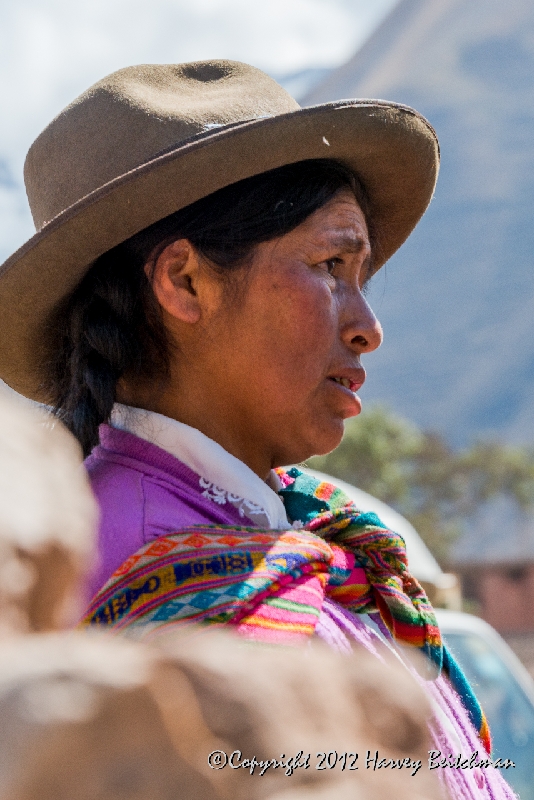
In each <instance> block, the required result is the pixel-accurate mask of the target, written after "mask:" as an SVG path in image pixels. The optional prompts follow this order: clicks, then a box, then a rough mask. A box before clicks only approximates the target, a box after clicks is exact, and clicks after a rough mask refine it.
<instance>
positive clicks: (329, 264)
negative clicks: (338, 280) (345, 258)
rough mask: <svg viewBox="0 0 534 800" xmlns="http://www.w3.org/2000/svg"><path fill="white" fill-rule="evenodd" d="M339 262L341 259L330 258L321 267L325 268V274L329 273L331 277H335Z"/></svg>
mask: <svg viewBox="0 0 534 800" xmlns="http://www.w3.org/2000/svg"><path fill="white" fill-rule="evenodd" d="M339 262H340V259H339V258H328V259H326V261H323V262H322V263H321V267H323V268H324V270H325V272H328V274H329V275H333V274H334V271H335V269H336V267H337V266H338V264H339Z"/></svg>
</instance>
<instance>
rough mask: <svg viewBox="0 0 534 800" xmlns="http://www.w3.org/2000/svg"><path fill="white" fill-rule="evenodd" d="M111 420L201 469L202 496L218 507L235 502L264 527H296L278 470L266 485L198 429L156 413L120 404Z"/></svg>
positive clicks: (198, 472)
mask: <svg viewBox="0 0 534 800" xmlns="http://www.w3.org/2000/svg"><path fill="white" fill-rule="evenodd" d="M110 424H111V425H112V427H114V428H119V429H120V430H123V431H128V432H129V433H133V434H134V435H135V436H139V437H140V438H141V439H144V440H145V441H147V442H150V443H151V444H155V445H157V447H161V449H162V450H166V451H167V453H170V454H171V455H173V456H175V458H177V459H179V461H181V462H182V463H183V464H185V465H186V466H187V467H189V469H191V470H193V472H196V474H197V475H198V476H199V482H200V488H201V489H203V491H202V494H203V496H204V497H206V498H208V499H209V500H212V501H213V502H215V503H218V504H219V505H224V504H225V503H231V504H232V505H233V506H235V507H236V508H238V509H239V513H240V514H241V516H247V517H249V518H250V519H251V520H253V521H254V522H255V523H256V524H257V525H259V526H260V527H267V528H278V529H283V528H288V527H289V528H290V527H291V523H290V522H288V519H287V515H286V511H285V508H284V504H283V503H282V501H281V499H280V497H279V496H278V494H277V491H279V490H280V489H281V488H282V487H281V483H280V479H279V478H278V475H277V474H276V473H275V472H271V475H270V477H269V481H268V483H265V482H264V481H262V480H261V478H259V477H258V475H256V473H255V472H253V471H252V470H251V469H250V468H249V467H247V465H246V464H244V463H243V462H242V461H239V459H238V458H235V456H233V455H231V454H230V453H228V451H227V450H225V449H224V448H223V447H221V445H220V444H217V442H214V441H213V439H209V438H208V437H207V436H205V435H204V434H203V433H201V432H200V431H199V430H197V429H196V428H192V427H191V426H190V425H185V424H184V423H183V422H177V421H176V420H175V419H170V417H164V416H163V415H162V414H156V413H155V412H153V411H146V410H145V409H141V408H133V407H132V406H125V405H122V404H120V403H116V404H115V405H114V407H113V411H112V413H111V420H110ZM269 484H270V485H269Z"/></svg>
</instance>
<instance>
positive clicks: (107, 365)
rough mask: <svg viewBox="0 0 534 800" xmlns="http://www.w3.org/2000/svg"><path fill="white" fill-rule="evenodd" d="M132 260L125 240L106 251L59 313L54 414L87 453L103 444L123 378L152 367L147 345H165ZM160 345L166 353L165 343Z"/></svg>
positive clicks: (143, 279) (141, 274)
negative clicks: (101, 430) (101, 431)
mask: <svg viewBox="0 0 534 800" xmlns="http://www.w3.org/2000/svg"><path fill="white" fill-rule="evenodd" d="M131 260H132V259H131V254H130V253H128V252H126V250H125V248H124V247H122V246H120V245H119V247H117V248H115V249H114V250H111V251H109V252H108V253H106V254H105V255H103V256H102V257H101V258H99V259H98V261H97V262H96V263H95V265H94V266H93V268H92V269H91V270H90V271H89V272H88V273H87V275H86V276H85V278H84V279H83V280H82V281H81V283H80V284H79V286H77V288H76V289H75V291H74V292H73V294H72V295H71V296H70V297H69V299H68V300H67V302H66V304H65V305H64V306H63V307H62V308H61V309H60V311H59V313H58V314H57V315H56V320H55V324H54V327H55V328H56V331H55V334H56V337H57V339H59V341H58V342H57V350H56V355H55V358H54V362H55V363H54V367H55V369H54V372H55V375H54V376H53V379H54V385H55V413H56V415H57V416H58V417H59V418H60V419H61V420H62V421H63V422H64V423H65V424H66V425H67V427H68V428H69V429H70V430H71V432H72V433H73V434H74V435H75V436H76V438H77V439H78V440H79V442H80V443H81V445H82V449H83V452H84V455H88V454H89V453H90V452H91V450H92V448H93V447H94V446H95V445H96V444H97V443H98V427H99V425H100V424H101V423H102V422H105V421H106V420H108V419H109V416H110V414H111V410H112V408H113V404H114V403H115V399H116V387H117V381H118V380H119V378H120V377H121V376H123V375H124V374H126V373H132V374H136V373H139V372H143V373H144V374H146V372H147V371H151V370H149V369H147V365H146V364H145V363H144V362H145V361H146V360H147V349H150V350H154V349H156V348H150V347H148V348H147V344H150V342H149V340H150V339H153V340H154V343H155V342H156V341H157V343H158V344H159V345H161V340H162V337H164V332H163V331H162V330H158V331H157V333H156V332H155V331H154V330H153V327H154V325H152V329H151V325H150V319H147V315H146V314H145V310H144V309H145V306H146V301H145V302H144V296H145V295H147V294H149V292H148V291H147V290H148V289H149V284H148V280H147V279H146V277H145V275H144V271H143V269H133V268H132V263H131ZM152 316H153V317H156V315H152ZM149 317H150V315H149ZM153 323H154V320H153ZM157 349H158V350H159V353H160V354H161V355H162V354H163V352H164V348H163V350H162V348H161V346H160V347H159V348H157ZM161 355H160V357H159V358H157V357H156V358H155V362H156V363H158V366H159V371H160V372H161V371H162V370H163V371H165V370H166V364H165V363H163V364H162V363H161V362H162V357H161ZM154 367H155V363H154V359H152V368H154Z"/></svg>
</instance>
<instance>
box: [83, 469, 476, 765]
mask: <svg viewBox="0 0 534 800" xmlns="http://www.w3.org/2000/svg"><path fill="white" fill-rule="evenodd" d="M279 476H280V478H281V481H282V484H283V489H282V491H281V492H280V495H281V497H282V499H283V501H284V504H285V507H286V511H287V513H288V517H289V519H290V520H291V521H292V522H293V525H294V528H293V529H291V530H288V531H284V532H281V531H272V530H261V529H258V528H248V527H226V526H208V525H205V526H195V527H193V528H187V529H184V530H181V531H178V532H176V533H172V534H168V535H166V536H162V537H160V538H159V539H156V540H155V541H153V542H151V543H150V544H148V545H146V546H145V547H143V548H141V549H140V550H139V551H138V552H137V553H135V554H134V555H133V556H131V557H130V558H129V559H128V560H127V561H126V562H125V563H124V564H123V565H122V566H121V567H120V568H119V569H118V570H117V571H116V572H115V573H114V574H113V575H112V577H111V578H110V580H109V581H108V582H107V583H106V585H105V586H104V587H103V588H102V589H101V590H100V592H98V594H97V595H96V597H95V598H94V600H93V601H92V603H91V605H90V607H89V609H88V610H87V613H86V616H85V619H84V624H85V625H94V624H97V625H104V626H106V627H110V628H113V629H115V630H123V629H125V628H128V631H129V633H131V634H133V635H136V633H137V634H143V635H146V634H147V633H150V632H154V631H156V632H157V633H158V634H159V633H161V632H162V631H164V630H168V629H170V628H172V627H174V626H176V625H177V624H180V625H181V624H183V623H184V622H204V623H211V624H223V623H226V624H228V623H230V624H232V625H234V626H235V627H236V630H237V631H238V633H239V634H241V635H243V636H246V637H247V638H251V639H255V640H259V641H264V642H276V643H284V644H291V643H293V642H298V641H301V640H305V639H307V638H308V637H309V636H311V635H312V634H313V633H314V630H315V626H316V624H317V620H318V618H319V615H320V613H321V608H322V605H323V601H324V598H325V596H328V597H331V598H332V599H334V600H336V601H337V602H338V603H340V604H341V605H343V606H344V607H346V608H348V609H349V610H351V611H353V612H355V613H367V612H373V611H378V612H379V613H380V615H381V617H382V619H383V620H384V622H385V624H386V626H387V627H388V629H389V631H390V632H391V635H392V637H393V639H394V640H396V641H397V642H399V643H400V644H404V645H411V646H414V647H417V648H419V649H420V650H421V651H422V652H423V653H424V654H425V655H426V656H428V658H429V660H430V662H431V663H432V665H433V667H434V669H433V674H439V671H440V670H441V669H442V668H443V669H444V670H445V671H446V672H447V674H448V676H449V678H450V680H451V682H452V683H453V686H454V688H455V689H456V691H457V692H458V694H459V695H460V697H461V698H462V699H463V702H464V704H465V706H466V708H467V710H468V712H469V714H470V717H471V720H472V722H473V724H474V725H475V728H476V729H477V730H478V731H479V734H480V737H481V739H482V742H483V744H484V746H485V748H486V749H487V750H488V752H489V751H490V749H491V741H490V735H489V729H488V725H487V722H486V719H485V716H484V714H483V712H482V709H481V707H480V705H479V703H478V701H477V699H476V697H475V695H474V693H473V691H472V689H471V687H470V685H469V683H468V682H467V680H466V678H465V676H464V675H463V673H462V671H461V669H460V667H459V666H458V664H457V663H456V662H455V661H454V659H453V657H452V655H451V654H450V652H449V651H448V650H447V648H446V647H445V646H444V645H443V643H442V641H441V635H440V631H439V628H438V626H437V622H436V618H435V615H434V611H433V609H432V606H431V605H430V602H429V601H428V598H427V597H426V594H425V592H424V590H423V589H422V587H421V586H420V584H419V583H418V581H417V580H416V579H415V578H414V577H413V576H412V575H411V574H410V572H409V570H408V564H407V559H406V549H405V545H404V541H403V539H402V538H401V537H400V536H398V535H397V534H395V533H393V532H392V531H390V530H388V529H387V528H385V527H384V525H383V524H382V523H381V522H380V520H379V519H378V517H377V516H376V515H375V514H372V513H366V514H363V513H361V512H359V511H358V509H357V508H356V507H355V505H354V503H352V501H350V499H349V498H348V497H346V495H344V493H343V492H341V490H339V489H338V488H337V487H335V486H333V485H332V484H327V483H320V482H318V481H317V480H315V479H314V478H311V477H310V476H308V475H306V474H304V473H302V472H300V471H299V470H297V469H292V470H289V471H288V472H284V471H279Z"/></svg>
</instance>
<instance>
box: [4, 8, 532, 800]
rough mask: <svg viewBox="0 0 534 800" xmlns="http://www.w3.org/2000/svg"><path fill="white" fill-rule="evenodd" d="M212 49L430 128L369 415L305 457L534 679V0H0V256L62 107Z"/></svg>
mask: <svg viewBox="0 0 534 800" xmlns="http://www.w3.org/2000/svg"><path fill="white" fill-rule="evenodd" d="M208 58H231V59H237V60H242V61H247V62H249V63H251V64H254V65H255V66H258V67H260V68H261V69H263V70H265V71H266V72H268V73H269V74H271V75H272V76H273V77H274V78H276V79H277V80H279V81H280V82H281V83H282V84H283V85H284V86H285V87H286V88H287V89H288V91H289V92H290V93H292V94H293V95H294V96H295V97H296V98H297V99H298V100H299V102H300V103H301V104H302V105H313V104H315V103H323V102H327V101H332V100H338V99H342V98H346V97H375V98H385V99H388V100H395V101H398V102H400V103H405V104H408V105H411V106H414V107H415V108H417V109H418V110H419V111H420V112H422V113H423V114H424V115H425V116H426V117H427V118H428V119H429V120H430V122H431V123H432V125H433V126H434V127H435V129H436V131H437V133H438V136H439V139H440V142H441V147H442V170H441V175H440V179H439V182H438V188H437V191H436V195H435V198H434V200H433V202H432V205H431V207H430V209H429V211H428V212H427V214H426V216H425V217H424V219H423V221H422V222H421V224H420V225H419V227H418V228H417V230H416V231H415V233H414V234H413V235H412V237H411V238H410V240H409V241H408V243H407V244H406V245H405V246H404V247H403V248H402V249H401V251H400V252H399V253H398V254H396V255H395V256H394V257H393V258H392V259H391V261H390V262H389V263H388V265H386V267H385V268H384V269H383V270H381V271H380V273H379V274H378V275H377V276H376V277H375V278H374V279H373V282H372V287H371V292H370V302H371V305H372V306H373V308H374V309H375V311H376V312H377V314H378V316H379V318H380V319H381V322H382V324H383V327H384V330H385V339H384V344H383V346H382V347H381V348H380V350H379V351H378V352H377V353H374V354H373V355H372V356H371V358H370V359H369V361H368V363H366V365H365V366H366V367H367V369H368V380H367V382H366V384H365V387H364V389H363V390H362V399H363V403H364V412H363V414H362V416H361V417H360V418H358V419H357V420H355V421H352V422H350V423H349V424H348V426H347V434H346V437H345V439H344V442H343V443H342V445H341V446H340V448H338V450H337V451H336V452H335V453H333V454H331V455H330V456H327V457H325V458H322V459H315V460H313V461H314V463H313V464H311V465H312V466H314V467H315V468H316V469H321V470H323V471H324V472H328V473H330V474H332V475H335V476H336V477H338V478H340V479H342V480H346V481H348V482H349V483H351V484H353V485H356V486H358V487H359V488H360V489H363V490H365V491H366V492H368V493H370V494H371V495H374V496H375V497H378V498H379V499H380V500H382V501H384V502H386V503H388V504H389V505H390V506H392V507H393V508H394V509H396V510H397V511H398V512H400V513H401V514H403V515H404V516H405V517H406V518H407V519H408V520H409V521H410V522H411V523H412V524H413V525H414V527H415V528H416V530H417V531H418V533H419V534H420V535H421V536H422V538H423V539H424V541H425V542H426V544H427V545H428V547H429V548H430V550H431V551H432V553H433V555H434V556H435V557H436V558H437V560H438V562H439V564H440V566H441V567H442V568H444V569H446V570H447V571H448V572H451V573H454V574H456V575H457V576H458V577H459V583H458V588H460V589H461V595H462V600H461V602H462V604H463V606H462V607H463V609H464V610H466V609H467V610H469V611H472V612H474V613H476V614H478V615H480V616H481V617H483V618H484V619H485V620H487V621H488V622H489V623H491V624H492V625H493V626H494V627H495V628H496V629H497V630H498V631H499V632H500V633H501V634H503V635H504V636H505V638H506V639H507V640H508V642H509V643H510V644H511V645H512V647H513V648H514V650H515V651H516V652H517V653H518V654H519V655H520V657H521V658H522V660H523V662H524V663H525V664H526V666H527V667H528V668H529V669H530V670H531V672H532V673H533V674H534V224H533V219H532V217H533V207H534V169H533V167H534V163H533V162H534V4H533V3H532V2H531V0H263V2H261V3H260V2H256V3H253V2H250V0H195V2H194V3H191V2H186V1H185V0H91V2H90V3H80V2H77V3H73V2H71V1H70V2H69V1H68V0H16V1H15V0H0V108H1V117H0V119H1V125H0V261H1V260H3V259H4V258H6V257H7V256H8V255H9V254H10V253H11V252H13V251H14V250H15V249H16V248H17V247H19V246H20V245H21V244H22V243H23V242H24V241H25V240H26V239H27V238H28V237H29V236H31V234H32V233H33V225H32V222H31V217H30V214H29V210H28V208H27V203H26V198H25V193H24V186H23V180H22V168H23V162H24V156H25V153H26V151H27V149H28V147H29V145H30V144H31V142H32V141H33V139H34V138H35V137H36V136H37V134H38V133H39V132H40V130H41V129H42V128H43V127H44V126H45V125H46V124H47V122H48V121H50V119H52V117H53V116H54V115H55V114H57V113H58V112H59V111H60V110H61V108H63V107H64V106H65V105H66V104H67V103H69V102H70V101H71V100H73V99H74V98H75V97H76V96H77V95H78V94H79V93H80V92H82V91H83V90H84V89H86V88H87V87H88V86H89V85H90V84H91V83H93V82H95V81H96V80H98V79H100V78H101V77H103V76H104V75H105V74H107V73H109V72H112V71H113V70H115V69H118V68H120V67H123V66H126V65H129V64H136V63H143V62H155V63H158V62H181V61H192V60H202V59H208ZM529 724H530V725H531V727H532V731H530V733H529V734H528V735H529V736H530V738H531V740H532V741H534V722H531V723H529ZM518 735H519V734H518ZM527 738H528V737H527ZM529 741H530V740H529ZM525 796H526V795H525Z"/></svg>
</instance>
